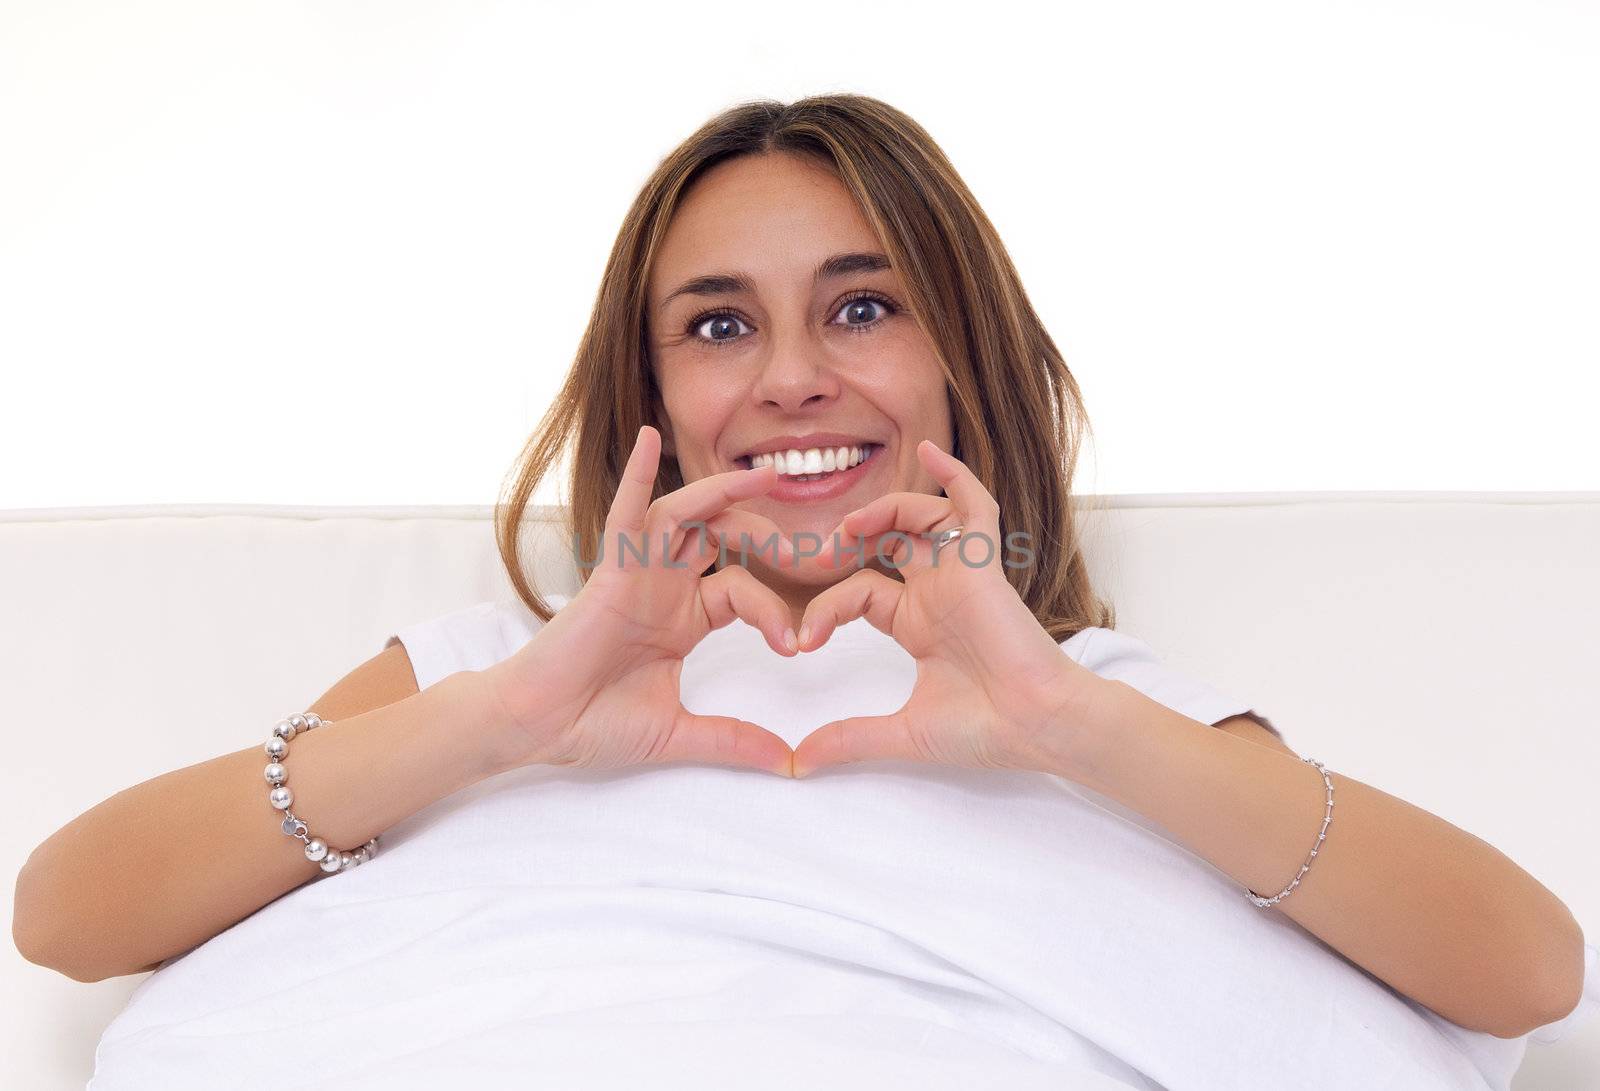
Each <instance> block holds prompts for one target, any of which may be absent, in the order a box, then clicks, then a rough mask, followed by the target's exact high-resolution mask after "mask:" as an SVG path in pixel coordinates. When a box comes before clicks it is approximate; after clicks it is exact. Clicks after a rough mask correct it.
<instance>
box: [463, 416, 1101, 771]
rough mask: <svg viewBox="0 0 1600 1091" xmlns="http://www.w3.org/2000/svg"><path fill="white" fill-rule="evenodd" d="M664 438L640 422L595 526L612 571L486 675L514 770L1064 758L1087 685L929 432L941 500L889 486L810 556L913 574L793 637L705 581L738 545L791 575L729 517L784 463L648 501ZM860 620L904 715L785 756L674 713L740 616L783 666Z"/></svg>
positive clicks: (830, 732)
mask: <svg viewBox="0 0 1600 1091" xmlns="http://www.w3.org/2000/svg"><path fill="white" fill-rule="evenodd" d="M660 444H661V437H660V433H659V432H657V431H656V430H655V429H654V428H651V427H649V426H646V427H644V428H642V429H640V432H639V436H638V439H637V440H636V442H635V444H634V448H633V451H632V453H631V454H630V455H629V457H628V463H627V466H626V467H625V468H624V470H623V475H622V480H621V482H620V483H619V484H618V486H617V492H616V496H615V497H614V499H613V501H612V505H611V509H610V511H609V513H608V514H607V518H606V524H605V538H606V541H607V542H612V541H615V542H616V545H617V553H616V554H615V559H614V560H604V561H603V563H600V564H598V565H596V566H595V568H594V569H593V571H592V573H591V575H590V577H589V579H588V580H587V582H585V584H584V585H583V588H582V589H581V590H580V591H579V592H578V594H577V595H575V596H574V597H573V598H572V599H571V601H569V602H568V603H567V604H566V605H565V606H563V607H562V608H561V609H560V610H559V611H557V612H556V614H555V616H554V617H552V618H551V619H550V621H549V622H548V623H546V624H545V625H544V626H543V627H541V628H540V630H539V631H538V632H537V633H536V634H535V635H534V638H533V639H532V640H530V641H529V642H528V643H527V644H526V645H524V646H523V647H522V648H521V649H520V650H519V651H518V652H516V653H515V654H513V655H512V656H511V657H510V658H507V659H505V660H502V661H501V662H499V663H497V664H495V665H494V666H492V667H490V668H489V669H488V670H487V671H485V672H484V674H485V676H486V680H487V681H488V682H489V684H490V685H491V687H492V689H493V690H494V692H495V694H496V698H497V700H498V703H499V707H501V708H503V709H504V710H505V715H504V717H503V723H502V724H501V725H500V727H501V729H502V730H501V734H500V735H499V736H497V737H496V738H495V739H492V740H489V745H491V746H493V747H494V748H495V751H496V753H497V754H503V755H505V758H504V761H503V762H502V764H503V766H504V767H505V768H515V767H517V766H520V765H529V764H552V765H564V766H573V767H581V768H594V769H615V768H621V767H625V766H630V765H641V764H651V763H659V762H671V761H691V762H707V763H713V764H719V765H733V766H743V767H749V768H756V769H763V770H766V771H767V772H772V773H777V774H779V775H781V776H795V777H799V776H804V775H806V774H808V773H810V772H813V771H815V770H817V769H819V768H822V767H825V766H831V765H839V764H843V763H847V762H859V761H868V760H874V759H885V758H899V759H910V760H916V761H927V762H935V763H940V764H946V765H958V766H967V767H972V768H982V769H1045V768H1048V767H1049V766H1050V759H1049V758H1048V757H1047V755H1048V754H1051V753H1059V752H1060V751H1061V750H1062V749H1063V747H1062V742H1063V740H1062V739H1060V738H1059V736H1060V735H1061V734H1062V733H1069V732H1071V730H1072V722H1071V721H1072V710H1073V709H1074V708H1075V707H1078V705H1079V702H1081V701H1082V700H1083V699H1085V698H1086V697H1087V695H1088V693H1089V691H1090V689H1091V688H1092V687H1093V686H1094V685H1095V683H1096V682H1097V681H1098V676H1097V675H1095V674H1093V672H1091V671H1089V670H1087V669H1085V668H1084V667H1082V666H1080V665H1079V664H1078V663H1076V662H1075V661H1074V660H1073V659H1072V658H1071V657H1070V656H1068V655H1067V654H1066V653H1065V652H1063V651H1062V650H1061V648H1060V646H1059V645H1058V644H1057V643H1056V642H1055V640H1053V639H1052V638H1051V636H1050V635H1049V633H1047V632H1045V630H1044V628H1043V627H1042V626H1040V624H1039V623H1038V620H1037V619H1036V618H1035V617H1034V616H1033V613H1032V611H1031V610H1029V609H1028V607H1027V605H1026V604H1025V603H1024V602H1023V601H1022V599H1021V597H1020V596H1018V594H1017V593H1016V590H1015V588H1013V587H1012V586H1011V584H1010V582H1009V581H1007V579H1006V577H1005V573H1004V568H1003V560H1004V557H1005V554H1004V552H1003V550H1004V546H1005V544H1006V543H1004V542H1003V541H1002V538H1001V533H1000V509H999V505H998V504H997V503H996V502H995V500H994V498H993V497H992V496H991V495H990V494H989V491H988V490H987V489H985V488H984V487H983V485H982V483H981V482H979V481H978V479H977V477H975V476H974V475H973V473H972V471H971V470H969V469H968V468H967V467H966V466H965V465H964V464H963V463H962V462H960V461H959V460H958V459H956V458H955V457H953V456H952V455H950V454H948V453H946V452H944V451H942V450H940V449H939V448H938V446H936V445H935V444H934V443H932V442H931V441H927V440H924V441H923V442H922V443H921V444H920V445H919V446H918V448H917V455H918V457H919V458H920V459H921V461H922V465H923V466H924V467H925V468H926V469H927V470H928V472H929V473H930V474H931V475H932V476H933V478H934V479H935V480H936V481H937V482H939V484H940V486H941V487H942V488H943V490H944V492H945V495H944V496H932V495H929V494H926V493H910V492H896V493H888V494H886V495H884V496H880V497H879V498H877V499H876V500H874V501H872V502H871V503H869V504H867V505H866V506H865V507H862V508H859V509H857V510H856V511H854V512H851V513H850V514H849V515H848V516H846V517H845V519H844V520H843V521H842V522H841V523H840V524H839V526H838V527H837V528H836V529H835V530H834V531H833V532H832V533H831V534H829V535H828V536H827V542H826V544H825V545H824V552H823V554H822V555H821V556H819V557H818V558H817V562H818V563H819V564H824V565H829V566H837V565H840V564H842V563H845V560H846V558H850V557H854V558H855V559H856V563H857V564H858V565H859V564H861V563H862V560H863V559H864V558H866V557H869V556H871V555H873V554H874V553H876V554H877V555H879V556H882V557H885V558H886V559H890V560H892V563H893V566H894V567H895V569H896V570H897V571H898V572H899V573H900V574H901V575H902V576H903V578H904V582H901V581H899V580H895V579H893V578H891V577H890V576H888V575H886V574H885V573H883V572H881V571H878V570H876V569H872V568H866V567H861V568H859V570H858V571H856V572H854V573H852V574H851V575H849V576H846V577H845V578H844V579H842V580H840V581H839V582H838V583H836V584H834V585H832V586H831V587H828V588H826V589H825V590H823V591H821V592H820V593H818V594H817V595H816V596H815V597H814V598H813V599H812V601H811V603H810V604H809V605H808V606H807V608H806V610H805V614H804V617H803V618H802V621H801V626H800V631H799V633H795V632H794V631H793V630H792V629H791V628H790V621H791V615H790V612H789V607H788V606H787V605H785V603H784V602H783V600H782V599H781V598H780V597H779V596H778V594H777V593H776V592H775V591H773V590H772V589H771V588H769V587H767V586H766V585H765V584H763V583H762V582H761V581H760V580H758V579H757V578H756V577H755V575H753V574H752V573H751V572H750V570H749V569H747V568H745V567H743V566H741V565H738V564H730V565H728V566H726V567H724V568H723V569H721V570H720V571H718V572H715V573H713V574H712V575H709V576H706V575H702V573H704V572H705V570H706V569H707V568H708V567H710V565H711V563H712V562H713V561H714V560H715V559H716V558H717V556H718V549H719V539H729V540H733V541H741V540H745V539H743V537H742V536H743V535H745V534H748V535H749V536H750V538H749V539H748V540H750V541H754V542H758V543H759V542H763V541H772V542H776V559H777V561H778V563H779V564H795V563H797V557H796V553H795V549H794V545H793V543H792V542H790V541H787V540H785V539H784V536H783V534H782V533H781V532H780V531H779V530H778V527H777V526H776V524H774V523H773V522H772V521H771V520H770V519H766V518H764V517H762V516H759V515H756V514H754V513H752V512H747V511H743V510H740V509H736V508H733V507H731V506H730V505H732V504H735V503H737V502H739V501H741V500H745V499H749V498H751V497H754V496H758V495H761V494H762V493H764V492H766V491H767V490H768V489H770V488H771V487H772V485H773V484H774V483H775V482H776V480H777V477H778V475H777V471H776V470H774V469H773V468H772V467H771V466H762V467H758V468H755V469H750V470H734V471H730V472H728V473H722V474H714V475H712V476H709V477H704V478H701V479H700V480H698V481H693V482H690V483H689V484H687V485H685V486H684V487H683V488H681V489H678V490H676V491H675V492H673V493H671V494H669V495H667V496H663V497H660V498H659V499H657V500H655V501H654V502H652V501H651V500H650V494H651V492H652V490H653V487H654V482H655V479H656V471H657V467H658V464H659V461H660V451H661V446H660ZM953 527H960V528H962V530H961V535H960V537H958V538H956V539H955V540H954V541H953V542H951V543H950V544H947V545H945V546H943V547H942V548H939V549H937V550H936V549H935V546H934V541H933V538H934V536H936V535H938V534H939V533H940V532H941V531H946V530H949V529H950V528H953ZM641 543H642V544H641ZM656 543H659V544H660V547H659V549H657V552H656V553H654V554H652V553H651V548H652V545H653V544H656ZM852 543H853V544H852ZM835 546H842V548H838V549H836V548H835ZM886 547H887V549H886ZM607 548H609V547H607ZM728 548H729V549H732V548H733V547H731V546H729V547H728ZM669 561H670V563H668V562H669ZM862 617H864V618H866V620H867V622H868V624H870V625H872V626H873V627H874V628H876V629H878V630H880V631H881V632H884V633H886V634H888V635H889V636H891V637H893V638H894V640H895V641H896V642H897V643H899V644H900V646H901V647H903V648H904V649H905V650H906V651H907V652H908V653H910V655H911V656H912V657H913V658H914V659H915V660H916V666H917V678H916V683H915V685H914V687H913V689H912V692H911V696H910V698H909V699H908V700H907V701H906V703H905V705H904V706H903V707H901V708H900V709H899V710H898V711H896V712H894V713H891V714H890V715H887V716H860V717H851V718H848V719H844V720H838V721H834V722H832V723H827V724H823V725H822V726H821V727H818V728H817V729H816V730H815V731H813V732H812V733H811V734H810V735H808V736H806V737H805V738H804V739H803V740H801V742H800V745H799V746H798V747H796V748H795V749H794V750H792V751H791V750H790V748H789V745H788V744H787V743H785V742H784V741H783V740H782V739H781V738H779V737H778V736H777V735H775V734H773V733H772V732H770V731H768V730H767V729H765V728H763V727H761V726H759V725H757V724H752V723H749V722H747V721H743V720H739V719H737V718H734V717H730V716H703V715H699V714H696V713H692V712H690V711H688V710H687V709H686V708H684V707H683V704H682V702H681V700H680V697H679V689H678V679H679V677H680V675H681V673H682V669H683V659H684V657H685V656H687V655H688V654H689V652H690V651H692V650H693V649H694V647H695V646H696V645H697V644H699V643H700V641H701V640H702V639H704V638H705V636H706V634H707V633H709V632H710V631H711V630H713V629H718V628H721V627H723V626H724V625H727V624H729V623H731V622H732V621H733V620H734V619H735V618H738V619H740V620H742V621H744V622H745V623H746V624H748V625H751V626H753V627H754V628H756V629H758V630H760V631H761V633H762V634H763V635H764V636H765V638H766V641H767V644H768V646H769V647H771V648H772V650H773V651H774V652H776V653H778V654H779V655H784V656H793V655H799V654H804V653H805V652H808V651H815V650H816V649H817V648H820V647H822V645H823V644H825V643H827V641H828V638H829V637H830V636H831V635H832V634H833V631H834V630H835V629H836V628H838V627H839V626H840V625H842V624H845V623H847V622H849V621H853V620H855V619H856V618H862Z"/></svg>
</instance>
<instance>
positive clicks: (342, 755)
mask: <svg viewBox="0 0 1600 1091" xmlns="http://www.w3.org/2000/svg"><path fill="white" fill-rule="evenodd" d="M308 711H313V712H318V713H319V714H321V712H322V710H320V709H317V708H315V707H313V708H311V709H309V710H308ZM498 715H499V713H498V710H497V706H496V705H495V704H494V702H493V699H492V697H491V696H490V694H489V691H488V688H487V687H486V686H485V685H484V684H483V681H482V675H481V674H480V673H479V672H474V671H463V672H461V673H459V674H455V675H451V676H449V677H447V678H444V679H442V680H440V681H439V682H438V683H437V684H436V685H433V686H431V687H429V688H428V689H426V690H423V691H422V692H420V693H413V694H412V695H411V696H409V697H406V698H404V699H402V700H399V701H395V702H393V703H391V704H388V705H385V706H384V707H382V708H378V709H375V710H372V711H369V712H364V713H362V714H360V715H356V716H351V717H349V718H346V719H340V720H337V721H336V722H335V723H333V724H332V725H331V726H329V727H326V728H321V729H318V730H315V731H310V732H305V733H302V734H300V735H297V736H295V738H294V740H293V741H292V742H291V743H290V748H289V757H288V758H287V760H286V762H285V765H286V766H287V768H288V771H289V779H288V785H289V788H290V790H291V791H293V793H294V803H293V805H292V807H291V810H293V811H294V813H295V814H296V815H300V816H303V817H304V818H305V820H306V821H307V822H308V823H309V825H310V827H311V834H312V835H313V836H317V837H321V838H323V839H324V840H325V841H326V842H327V843H328V844H329V845H331V846H335V847H337V848H341V849H351V848H354V847H356V846H358V845H360V844H362V843H364V842H365V841H367V840H369V839H370V838H372V837H373V836H375V835H376V834H379V833H382V832H383V831H384V830H385V829H387V828H388V827H390V826H392V825H393V824H395V823H396V822H398V821H399V820H401V819H402V818H405V817H406V816H407V815H410V814H413V813H415V812H416V811H418V810H420V809H421V808H423V807H425V806H427V805H428V804H430V803H432V802H434V801H435V800H438V799H440V798H443V797H444V796H447V795H450V794H451V793H453V792H456V791H459V790H460V789H462V788H464V787H466V786H467V785H469V784H472V783H475V782H476V781H478V780H481V779H482V778H483V777H485V776H488V775H490V774H491V773H493V772H495V771H496V770H495V768H494V767H493V765H492V764H491V760H490V756H489V755H488V754H487V752H486V751H485V750H484V749H481V748H479V747H477V746H475V745H474V738H475V737H477V736H478V735H479V734H480V732H479V731H478V729H479V728H480V727H481V728H482V729H483V732H484V733H486V732H487V731H488V730H489V728H490V726H491V723H492V721H493V720H494V718H495V717H497V716H498ZM270 727H271V725H270V724H266V725H260V726H258V727H257V728H256V729H254V730H247V731H245V732H244V734H245V735H247V736H248V735H250V734H259V735H260V740H259V743H257V744H255V745H252V746H250V747H248V748H247V749H243V750H239V751H236V752H234V753H231V754H225V755H222V756H221V757H217V758H212V759H210V760H208V761H204V762H201V763H199V764H197V765H191V766H188V767H187V768H184V769H177V770H174V771H173V772H170V773H165V774H163V775H161V776H158V777H155V778H153V779H151V780H148V781H145V782H143V783H141V784H137V785H135V786H134V787H132V788H128V789H126V790H124V791H121V792H118V793H117V794H116V795H114V796H112V797H111V798H109V799H107V800H105V801H104V802H103V803H100V804H98V805H97V806H95V807H94V808H92V809H91V810H89V811H87V812H85V813H84V814H82V815H80V816H78V817H77V818H75V819H73V820H72V821H71V822H69V823H68V824H67V825H66V826H64V827H62V828H61V829H60V830H58V831H57V832H56V833H54V834H52V835H51V836H50V837H49V838H48V839H47V840H45V841H44V842H43V843H42V844H41V845H40V846H39V847H38V848H36V849H35V850H34V851H33V853H32V855H31V856H29V858H28V861H27V863H26V864H25V865H24V866H23V868H22V871H21V872H20V873H19V875H18V877H17V886H16V895H15V898H16V901H15V914H14V917H13V926H12V934H13V937H14V939H15V941H16V944H17V947H18V949H19V950H20V951H21V952H22V954H23V956H24V957H26V958H27V959H29V960H30V961H32V962H35V963H38V964H40V965H43V966H48V967H50V968H51V969H55V970H59V971H60V972H61V973H64V974H66V975H67V976H69V977H72V978H74V979H76V980H79V981H99V980H103V979H105V978H108V977H116V976H118V975H122V974H132V973H138V972H140V971H141V970H145V969H149V968H150V967H151V966H152V965H153V964H154V963H157V962H160V961H162V960H165V959H167V958H170V957H172V956H174V955H177V954H181V953H183V952H185V951H187V950H189V949H190V948H192V947H194V946H196V945H198V944H200V943H203V942H204V941H206V940H208V939H210V938H211V937H212V936H215V935H217V934H218V933H219V932H222V931H223V930H225V929H227V928H229V927H230V926H232V925H233V924H235V923H236V922H238V921H240V920H242V919H243V918H245V917H247V916H249V915H250V914H251V913H254V912H255V911H256V910H257V909H260V908H261V907H262V906H264V905H266V904H267V903H268V902H271V901H273V900H274V899H276V898H278V897H279V896H281V895H283V894H285V893H287V892H288V891H290V890H293V889H294V888H296V887H298V886H300V885H302V884H303V883H305V882H306V881H307V880H309V879H313V878H316V877H317V876H319V875H320V874H321V871H320V869H319V866H318V865H317V864H316V863H313V862H312V861H310V860H308V859H306V856H305V852H304V849H305V844H304V843H303V842H302V841H300V840H299V839H297V838H292V837H288V836H286V835H285V834H284V833H283V831H282V829H281V828H280V821H281V817H282V812H279V811H275V810H273V808H272V806H271V805H270V804H269V803H268V802H267V793H268V791H269V789H270V787H271V786H270V785H269V784H268V783H267V782H266V780H265V778H264V777H263V770H264V769H265V767H266V764H267V762H268V760H269V759H268V758H267V756H266V754H265V753H264V752H263V750H262V744H264V743H265V742H266V739H267V734H268V729H269V728H270ZM380 851H381V850H380ZM338 878H339V877H338V876H332V877H330V879H329V880H328V881H333V882H337V881H338Z"/></svg>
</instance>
